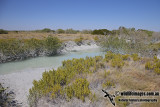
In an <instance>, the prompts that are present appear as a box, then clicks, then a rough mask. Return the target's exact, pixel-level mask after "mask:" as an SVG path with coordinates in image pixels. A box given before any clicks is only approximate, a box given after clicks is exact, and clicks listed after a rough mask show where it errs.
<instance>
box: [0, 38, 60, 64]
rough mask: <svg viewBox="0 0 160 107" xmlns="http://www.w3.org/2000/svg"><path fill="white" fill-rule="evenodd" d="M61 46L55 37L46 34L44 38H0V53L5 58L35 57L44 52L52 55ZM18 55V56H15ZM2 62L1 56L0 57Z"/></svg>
mask: <svg viewBox="0 0 160 107" xmlns="http://www.w3.org/2000/svg"><path fill="white" fill-rule="evenodd" d="M60 46H61V42H60V40H59V39H58V38H56V37H51V36H48V37H47V38H46V39H43V40H39V39H34V38H32V39H23V40H19V39H0V53H1V54H2V55H3V56H5V57H6V58H7V57H9V58H13V60H14V58H15V59H21V58H22V59H23V58H27V57H35V56H39V55H40V54H42V53H44V54H46V55H54V54H56V52H57V49H58V48H59V47H60ZM17 57H18V58H17ZM1 60H2V62H3V58H1ZM5 60H6V59H4V61H5Z"/></svg>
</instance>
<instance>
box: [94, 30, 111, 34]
mask: <svg viewBox="0 0 160 107" xmlns="http://www.w3.org/2000/svg"><path fill="white" fill-rule="evenodd" d="M92 34H93V35H107V34H111V31H109V30H107V29H99V30H93V31H92Z"/></svg>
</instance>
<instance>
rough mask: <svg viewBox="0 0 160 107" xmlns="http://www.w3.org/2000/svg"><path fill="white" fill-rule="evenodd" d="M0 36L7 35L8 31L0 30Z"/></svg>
mask: <svg viewBox="0 0 160 107" xmlns="http://www.w3.org/2000/svg"><path fill="white" fill-rule="evenodd" d="M0 34H8V31H6V30H3V29H0Z"/></svg>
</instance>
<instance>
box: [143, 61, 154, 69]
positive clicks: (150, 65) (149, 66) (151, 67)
mask: <svg viewBox="0 0 160 107" xmlns="http://www.w3.org/2000/svg"><path fill="white" fill-rule="evenodd" d="M145 68H146V69H148V70H149V69H153V65H152V64H151V62H147V63H146V64H145Z"/></svg>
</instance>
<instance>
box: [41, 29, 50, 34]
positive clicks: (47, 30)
mask: <svg viewBox="0 0 160 107" xmlns="http://www.w3.org/2000/svg"><path fill="white" fill-rule="evenodd" d="M42 32H47V33H48V32H52V30H51V29H49V28H44V29H42Z"/></svg>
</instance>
